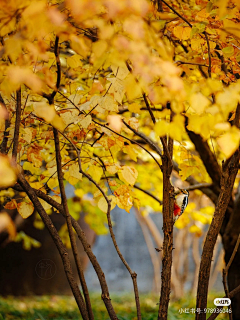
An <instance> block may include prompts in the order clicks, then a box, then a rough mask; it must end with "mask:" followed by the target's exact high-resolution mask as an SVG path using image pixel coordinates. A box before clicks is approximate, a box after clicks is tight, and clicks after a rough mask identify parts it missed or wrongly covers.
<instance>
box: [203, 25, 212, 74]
mask: <svg viewBox="0 0 240 320" xmlns="http://www.w3.org/2000/svg"><path fill="white" fill-rule="evenodd" d="M203 34H204V35H205V38H206V41H207V48H208V76H209V78H211V76H212V74H211V68H212V59H211V51H210V43H209V39H208V35H207V32H206V31H204V32H203Z"/></svg>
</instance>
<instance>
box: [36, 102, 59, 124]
mask: <svg viewBox="0 0 240 320" xmlns="http://www.w3.org/2000/svg"><path fill="white" fill-rule="evenodd" d="M33 109H34V112H35V114H36V116H37V117H39V118H42V119H44V120H46V121H47V122H49V123H50V122H51V121H52V120H53V119H54V117H55V115H56V111H55V109H54V107H53V106H50V105H49V104H48V103H47V102H35V103H34V104H33Z"/></svg>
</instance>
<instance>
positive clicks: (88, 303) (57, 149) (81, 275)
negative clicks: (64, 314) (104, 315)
mask: <svg viewBox="0 0 240 320" xmlns="http://www.w3.org/2000/svg"><path fill="white" fill-rule="evenodd" d="M53 134H54V142H55V152H56V162H57V174H58V183H59V188H60V192H61V198H62V205H63V209H64V211H65V216H66V221H67V227H68V233H69V238H70V242H71V246H72V251H73V256H74V259H75V263H76V267H77V271H78V276H79V279H80V282H81V286H82V289H83V294H84V297H85V302H86V306H87V312H88V316H89V320H93V319H94V316H93V311H92V306H91V301H90V298H89V292H88V288H87V284H86V281H85V277H84V273H83V267H82V265H81V261H80V258H79V255H78V248H77V243H76V239H75V235H74V233H73V229H72V221H71V217H70V213H69V209H68V204H67V197H66V192H65V188H64V184H63V172H62V157H61V152H60V143H59V135H58V131H57V129H55V128H53Z"/></svg>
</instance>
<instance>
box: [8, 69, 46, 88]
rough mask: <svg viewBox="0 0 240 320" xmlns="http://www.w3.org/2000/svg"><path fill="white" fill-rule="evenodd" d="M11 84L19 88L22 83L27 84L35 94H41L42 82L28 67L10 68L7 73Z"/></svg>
mask: <svg viewBox="0 0 240 320" xmlns="http://www.w3.org/2000/svg"><path fill="white" fill-rule="evenodd" d="M7 78H8V79H9V82H10V83H12V84H14V85H15V86H16V87H19V86H20V85H21V84H22V83H24V84H26V86H28V87H29V88H31V89H32V90H33V91H34V92H40V91H41V89H42V81H41V80H40V78H39V77H38V76H37V75H36V74H34V73H33V72H32V71H31V70H30V69H28V68H26V67H19V66H10V67H9V68H8V72H7Z"/></svg>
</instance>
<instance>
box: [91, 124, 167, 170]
mask: <svg viewBox="0 0 240 320" xmlns="http://www.w3.org/2000/svg"><path fill="white" fill-rule="evenodd" d="M92 121H93V122H94V123H96V124H98V125H99V126H101V127H104V128H106V129H108V130H109V131H111V132H113V133H114V134H116V135H118V136H119V137H122V138H123V139H126V140H128V141H130V142H131V143H132V144H136V145H138V146H139V147H140V148H142V149H143V150H144V151H146V152H147V153H148V154H149V155H150V156H151V157H152V158H153V160H154V161H155V162H156V163H157V165H158V166H159V168H160V169H161V165H160V163H159V162H158V161H157V159H156V158H155V157H154V155H152V154H151V152H149V151H148V150H147V149H146V148H144V147H143V146H142V145H141V144H140V143H138V142H137V141H134V140H132V139H129V138H127V137H124V136H123V135H121V134H120V133H117V132H115V131H114V130H112V129H110V128H109V127H107V126H106V124H101V123H99V122H97V121H96V120H92Z"/></svg>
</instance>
